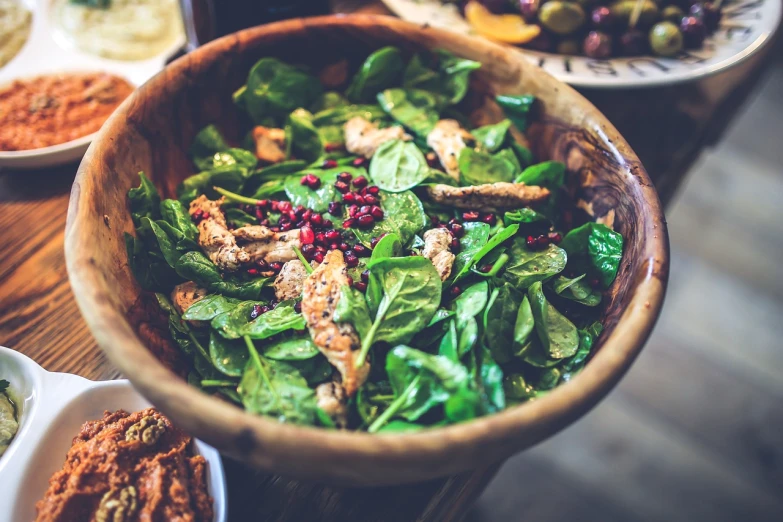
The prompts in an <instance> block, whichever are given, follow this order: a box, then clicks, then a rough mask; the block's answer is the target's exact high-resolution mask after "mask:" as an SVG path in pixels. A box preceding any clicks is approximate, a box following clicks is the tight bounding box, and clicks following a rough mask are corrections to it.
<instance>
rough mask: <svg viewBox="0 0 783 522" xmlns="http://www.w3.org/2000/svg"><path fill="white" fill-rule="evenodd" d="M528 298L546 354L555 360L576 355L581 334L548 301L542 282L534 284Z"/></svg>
mask: <svg viewBox="0 0 783 522" xmlns="http://www.w3.org/2000/svg"><path fill="white" fill-rule="evenodd" d="M527 296H528V298H529V299H530V307H531V309H532V311H533V317H534V318H535V322H536V333H538V338H539V340H540V341H541V345H542V347H543V348H544V350H545V352H546V353H547V354H548V355H549V357H552V358H553V359H564V358H566V357H571V356H572V355H574V354H575V353H576V351H577V349H578V348H579V334H578V333H577V331H576V326H574V323H572V322H571V321H569V320H568V319H567V318H566V317H565V316H564V315H562V314H561V313H560V312H558V311H557V309H556V308H555V307H554V306H552V305H551V304H550V303H549V301H547V300H546V297H545V296H544V290H543V287H542V286H541V282H537V283H533V284H532V285H531V286H530V288H528V291H527Z"/></svg>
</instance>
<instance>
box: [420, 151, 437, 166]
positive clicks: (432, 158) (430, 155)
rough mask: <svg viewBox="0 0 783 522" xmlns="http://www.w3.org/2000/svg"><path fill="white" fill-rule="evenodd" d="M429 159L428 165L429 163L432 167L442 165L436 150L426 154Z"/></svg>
mask: <svg viewBox="0 0 783 522" xmlns="http://www.w3.org/2000/svg"><path fill="white" fill-rule="evenodd" d="M424 157H425V158H426V159H427V165H429V166H430V167H432V168H438V167H440V160H438V155H437V154H435V153H434V152H428V153H427V154H426V155H425V156H424Z"/></svg>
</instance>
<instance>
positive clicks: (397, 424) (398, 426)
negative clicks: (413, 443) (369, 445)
mask: <svg viewBox="0 0 783 522" xmlns="http://www.w3.org/2000/svg"><path fill="white" fill-rule="evenodd" d="M425 428H426V426H422V425H421V424H416V423H415V422H406V421H402V420H393V421H391V422H389V423H388V424H386V425H385V426H384V427H383V428H381V429H379V430H378V433H413V432H416V431H421V430H423V429H425Z"/></svg>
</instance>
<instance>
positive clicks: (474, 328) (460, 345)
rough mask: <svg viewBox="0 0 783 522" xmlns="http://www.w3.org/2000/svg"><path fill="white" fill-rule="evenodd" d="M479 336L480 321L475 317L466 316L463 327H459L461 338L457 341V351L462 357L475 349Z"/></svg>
mask: <svg viewBox="0 0 783 522" xmlns="http://www.w3.org/2000/svg"><path fill="white" fill-rule="evenodd" d="M478 337H479V331H478V322H477V321H476V319H475V318H474V317H468V318H466V319H465V320H464V322H463V324H462V328H460V329H459V340H458V341H457V353H458V354H459V356H460V357H462V356H464V355H465V354H466V353H468V352H469V351H471V350H472V349H473V347H474V346H475V345H476V342H477V341H478Z"/></svg>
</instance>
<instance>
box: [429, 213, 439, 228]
mask: <svg viewBox="0 0 783 522" xmlns="http://www.w3.org/2000/svg"><path fill="white" fill-rule="evenodd" d="M430 223H431V224H432V225H433V226H437V225H439V224H440V218H439V217H438V216H435V215H432V216H430Z"/></svg>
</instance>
